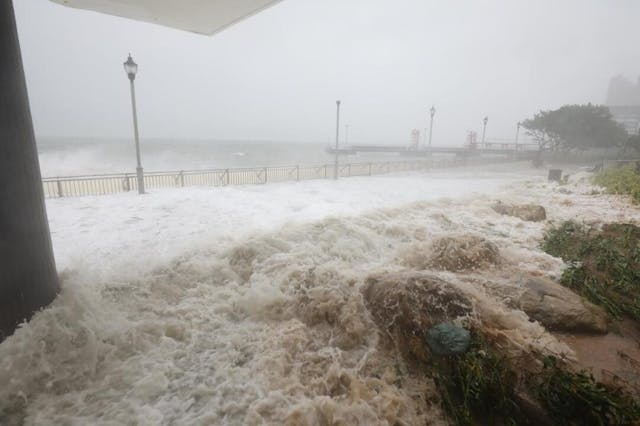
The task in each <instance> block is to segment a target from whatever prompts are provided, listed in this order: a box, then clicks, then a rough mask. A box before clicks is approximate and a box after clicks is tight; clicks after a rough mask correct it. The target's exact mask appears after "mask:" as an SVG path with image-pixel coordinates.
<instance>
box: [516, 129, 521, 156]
mask: <svg viewBox="0 0 640 426" xmlns="http://www.w3.org/2000/svg"><path fill="white" fill-rule="evenodd" d="M518 136H520V122H518V126H517V127H516V152H518Z"/></svg>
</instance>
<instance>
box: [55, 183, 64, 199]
mask: <svg viewBox="0 0 640 426" xmlns="http://www.w3.org/2000/svg"><path fill="white" fill-rule="evenodd" d="M56 183H57V185H58V197H59V198H62V197H63V196H64V194H63V193H62V182H60V178H58V179H57V180H56Z"/></svg>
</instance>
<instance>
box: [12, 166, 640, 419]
mask: <svg viewBox="0 0 640 426" xmlns="http://www.w3.org/2000/svg"><path fill="white" fill-rule="evenodd" d="M517 166H518V167H520V169H513V168H512V169H509V168H507V167H506V166H500V167H494V168H493V170H491V171H480V169H477V168H473V169H465V170H457V171H446V172H445V171H439V172H430V173H416V174H405V175H398V176H384V177H371V178H352V179H344V180H340V181H337V182H328V181H317V182H313V181H310V182H300V183H286V184H273V185H266V186H246V187H234V188H231V187H229V188H215V189H211V188H192V189H181V190H177V189H176V190H163V191H157V192H155V193H152V194H148V195H145V196H135V195H132V194H121V195H115V196H104V197H85V198H75V199H55V200H49V201H48V205H47V207H48V213H49V219H50V222H51V230H52V236H53V242H54V247H55V251H56V257H57V262H58V266H59V269H60V271H61V274H62V280H63V291H62V293H61V294H60V296H59V297H58V299H57V300H56V301H55V302H54V303H53V304H52V305H51V306H50V307H48V308H47V309H45V310H44V311H42V312H40V313H38V314H37V315H36V317H35V318H34V319H33V320H32V321H31V322H30V323H29V324H26V325H24V326H23V327H22V328H21V329H20V330H18V331H17V332H16V333H15V335H14V336H12V337H10V338H9V339H7V340H6V341H5V342H3V343H2V344H0V383H2V384H3V385H2V387H0V423H6V424H20V423H22V422H24V423H26V424H34V425H45V424H52V423H53V424H104V425H111V424H113V425H120V424H132V425H133V424H140V425H145V424H149V425H157V424H194V425H200V424H216V425H217V424H249V425H258V424H273V425H280V424H291V425H298V424H303V425H322V424H342V425H354V424H362V425H369V424H404V425H414V424H443V421H444V420H443V416H442V412H441V410H440V408H439V405H438V403H437V398H434V395H435V392H436V391H435V388H434V386H433V385H432V384H431V383H430V382H429V381H428V380H427V379H425V378H424V377H423V376H416V375H414V374H413V373H411V372H410V371H408V370H407V369H406V368H405V366H404V364H403V360H402V358H401V357H400V355H399V353H398V351H396V350H393V348H390V347H389V346H388V345H384V344H383V340H384V339H385V336H384V335H383V334H381V333H380V332H379V331H378V329H377V327H376V325H375V323H374V322H373V321H372V319H371V316H370V314H369V312H368V311H367V309H366V307H365V305H364V303H363V300H362V295H361V293H360V289H361V286H362V284H363V282H364V280H365V278H366V277H367V276H368V275H370V274H371V273H374V272H382V271H401V270H405V269H407V268H411V261H410V259H409V258H408V257H411V256H413V255H414V254H415V253H416V252H419V251H420V250H426V248H425V247H427V246H428V243H429V241H431V240H433V239H434V238H437V237H440V236H445V235H454V234H460V233H471V234H475V235H480V236H483V237H485V238H487V239H489V240H490V241H492V242H494V243H495V244H497V246H498V247H499V249H500V254H501V259H502V260H501V263H500V265H498V266H497V267H495V268H492V269H490V270H486V271H479V272H473V273H458V274H453V273H448V272H438V274H439V275H440V276H441V277H443V278H444V279H446V280H447V281H450V282H452V283H453V284H454V285H456V286H457V287H458V288H459V289H460V291H462V292H464V293H465V294H466V295H467V296H468V297H469V298H470V299H471V300H473V301H474V310H475V311H476V312H477V314H478V315H480V316H482V317H483V319H484V320H485V321H486V323H487V324H489V325H490V326H492V327H495V328H496V329H500V330H501V333H503V334H504V335H505V336H506V338H507V339H509V340H510V341H511V342H512V343H513V344H514V345H520V346H522V347H526V346H527V345H528V346H532V347H536V348H538V349H539V350H542V351H550V352H555V353H561V352H563V353H566V354H567V355H568V356H571V355H572V354H571V351H570V350H569V349H568V348H567V347H566V346H565V345H564V344H562V343H560V342H558V341H557V340H556V339H555V338H554V337H553V336H551V335H550V334H548V333H547V332H546V331H545V330H544V328H542V327H541V326H540V325H538V324H537V323H535V322H531V321H529V319H528V318H527V316H526V315H525V314H524V313H523V312H521V311H517V310H513V309H511V308H508V307H507V305H506V304H505V303H504V302H503V300H502V299H501V292H500V290H499V288H500V286H501V285H510V279H511V278H512V276H513V274H514V272H519V271H529V272H532V273H535V274H540V275H546V276H551V277H557V276H558V275H559V274H560V273H561V270H562V262H561V261H560V260H558V259H555V258H553V257H551V256H548V255H546V254H545V253H543V252H541V251H540V250H539V249H538V244H539V241H540V239H541V237H542V233H543V230H544V227H545V224H544V223H534V222H523V221H521V220H519V219H516V218H513V217H507V216H500V215H499V214H497V213H495V212H494V211H493V210H492V209H491V208H490V205H491V203H492V202H493V201H495V200H497V199H500V200H503V201H515V202H537V203H540V204H542V205H544V206H545V208H547V212H548V217H549V219H550V220H552V221H559V220H564V219H568V218H571V217H574V216H577V215H578V214H579V216H580V218H582V219H584V220H587V221H588V220H600V219H602V217H603V215H605V212H607V211H612V210H614V209H613V208H614V207H615V210H616V211H618V212H619V213H618V214H619V215H621V216H624V218H627V219H628V218H630V217H635V218H636V219H639V218H638V217H636V216H637V213H635V212H634V211H633V210H631V209H629V208H627V207H625V205H624V203H622V202H620V201H618V200H616V199H614V198H610V197H605V196H599V197H598V198H595V197H594V196H593V195H590V191H591V189H590V188H589V187H588V186H586V185H582V184H580V183H579V182H578V183H575V184H571V185H569V186H568V187H564V188H563V191H562V192H560V190H559V187H558V186H557V185H556V184H549V183H547V182H545V181H544V179H543V172H542V171H532V170H530V169H529V168H528V166H527V165H524V164H518V165H517ZM511 167H516V166H511ZM514 170H515V171H514ZM567 188H568V189H569V191H567ZM567 192H571V193H567ZM634 215H636V216H634ZM611 219H614V218H611Z"/></svg>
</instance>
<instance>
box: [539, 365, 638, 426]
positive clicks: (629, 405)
mask: <svg viewBox="0 0 640 426" xmlns="http://www.w3.org/2000/svg"><path fill="white" fill-rule="evenodd" d="M532 387H533V389H534V392H535V394H536V396H537V397H538V399H539V401H540V402H541V404H542V405H543V407H544V408H545V409H546V410H547V412H548V414H549V415H550V417H551V419H552V420H553V421H554V423H556V424H558V425H631V424H635V422H637V421H638V419H640V406H639V405H638V404H637V403H636V402H635V401H634V400H633V399H632V398H631V397H630V396H629V395H628V394H626V393H625V392H623V391H622V390H621V389H618V388H612V387H608V386H605V385H604V384H602V383H599V382H597V381H596V380H595V379H594V378H593V376H592V375H591V374H590V373H589V372H588V371H584V370H583V371H579V372H577V373H574V372H571V371H568V370H567V369H566V368H564V367H562V366H561V365H560V363H559V362H558V360H557V358H555V357H547V358H545V359H544V367H543V369H542V372H541V373H540V374H539V375H536V377H535V378H534V379H533V384H532Z"/></svg>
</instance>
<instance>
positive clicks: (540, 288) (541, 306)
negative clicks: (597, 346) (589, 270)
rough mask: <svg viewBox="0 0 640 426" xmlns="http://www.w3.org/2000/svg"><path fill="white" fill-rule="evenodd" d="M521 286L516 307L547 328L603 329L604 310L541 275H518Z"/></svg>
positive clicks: (585, 330)
mask: <svg viewBox="0 0 640 426" xmlns="http://www.w3.org/2000/svg"><path fill="white" fill-rule="evenodd" d="M518 284H519V286H520V287H521V288H522V289H523V290H524V291H523V292H522V293H521V294H520V295H519V297H518V298H517V300H516V304H517V305H518V307H519V308H520V309H521V310H522V311H524V312H526V314H527V315H529V317H530V318H532V319H535V320H536V321H538V322H539V323H541V324H542V325H544V326H545V327H546V328H547V329H549V330H555V331H570V332H579V333H580V332H581V333H606V332H607V323H608V317H607V314H606V312H605V311H604V310H603V309H602V308H600V307H598V306H596V305H594V304H592V303H589V302H588V301H586V300H584V299H583V298H582V297H580V296H578V295H577V294H575V293H574V292H572V291H571V290H569V289H567V288H565V287H563V286H561V285H560V284H558V283H556V282H554V281H551V280H548V279H546V278H542V277H534V276H529V275H525V276H521V277H519V278H518Z"/></svg>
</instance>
